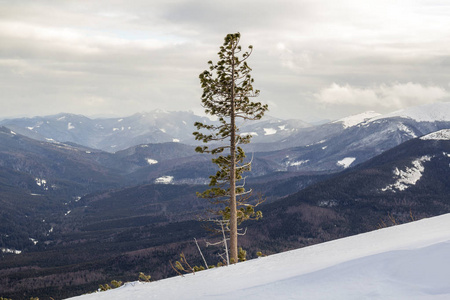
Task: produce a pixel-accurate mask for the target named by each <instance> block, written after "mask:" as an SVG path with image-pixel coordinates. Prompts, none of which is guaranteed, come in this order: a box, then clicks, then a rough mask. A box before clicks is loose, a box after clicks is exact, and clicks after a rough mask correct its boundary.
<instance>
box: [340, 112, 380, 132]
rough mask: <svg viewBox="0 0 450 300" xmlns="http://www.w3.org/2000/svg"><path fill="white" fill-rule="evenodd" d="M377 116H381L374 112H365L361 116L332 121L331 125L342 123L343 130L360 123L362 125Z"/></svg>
mask: <svg viewBox="0 0 450 300" xmlns="http://www.w3.org/2000/svg"><path fill="white" fill-rule="evenodd" d="M377 116H381V114H379V113H377V112H374V111H366V112H363V113H361V114H357V115H352V116H349V117H346V118H343V119H339V120H337V121H334V122H333V123H342V126H344V128H348V127H353V126H356V125H358V124H360V123H363V122H365V121H367V120H369V119H372V118H374V117H377Z"/></svg>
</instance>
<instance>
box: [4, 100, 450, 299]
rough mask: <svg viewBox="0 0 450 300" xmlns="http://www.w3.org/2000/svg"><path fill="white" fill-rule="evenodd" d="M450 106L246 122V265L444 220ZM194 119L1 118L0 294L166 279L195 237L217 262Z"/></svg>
mask: <svg viewBox="0 0 450 300" xmlns="http://www.w3.org/2000/svg"><path fill="white" fill-rule="evenodd" d="M449 104H450V103H448V102H443V103H436V104H433V105H427V106H423V107H419V108H411V109H409V110H404V111H401V112H398V113H395V114H390V115H378V114H372V113H369V114H362V115H358V116H352V117H349V118H346V119H342V120H338V121H335V122H330V123H326V124H322V125H316V126H312V125H309V124H306V123H304V122H301V121H299V120H280V119H276V118H270V117H268V118H267V119H263V120H261V121H259V122H255V123H253V124H251V125H248V126H247V127H246V126H245V124H244V125H243V126H242V127H241V132H242V133H243V134H244V133H251V134H252V135H253V139H252V143H250V144H248V145H245V148H244V150H245V151H246V155H247V159H248V160H252V172H250V173H248V178H247V180H246V185H247V186H248V187H251V188H252V189H254V190H255V193H261V195H262V197H264V198H265V200H266V201H265V202H264V203H263V204H262V205H261V206H260V207H261V210H262V212H263V216H264V217H263V218H262V219H261V220H259V221H256V222H247V223H244V225H245V227H246V228H247V234H246V235H245V236H243V237H242V238H241V240H240V243H241V245H242V247H243V248H244V249H246V250H247V258H254V257H256V252H258V251H262V252H263V253H264V254H273V253H278V252H281V251H286V250H289V249H294V248H298V247H304V246H308V245H313V244H317V243H321V242H325V241H329V240H334V239H337V238H341V237H345V236H350V235H355V234H358V233H362V232H367V231H370V230H374V229H377V228H382V227H387V226H392V225H396V224H401V223H406V222H410V221H412V220H418V219H421V218H425V217H429V216H436V215H440V214H444V213H447V212H449V211H450V202H449V200H450V199H449V198H448V195H449V194H450V190H449V187H450V182H449V178H450V176H449V174H450V167H449V166H450V155H449V153H450V138H449V133H448V130H449V128H450V117H449V116H450V105H449ZM198 120H202V117H199V116H196V115H194V114H193V113H188V112H162V111H154V112H151V113H147V114H136V115H133V116H130V117H124V118H116V119H90V118H87V117H84V116H78V115H69V114H60V115H56V116H49V117H35V118H29V119H10V120H3V121H0V126H2V127H1V128H0V205H1V210H0V215H1V220H2V222H1V225H0V226H1V228H0V229H1V230H0V232H1V236H0V247H1V248H2V250H3V249H4V250H3V251H2V256H1V259H0V290H1V291H2V294H1V295H0V296H3V297H9V298H13V299H16V298H17V299H19V298H21V297H22V298H23V297H24V296H25V297H28V298H29V297H32V296H36V295H39V297H40V298H41V299H47V298H48V297H54V298H55V299H60V298H64V297H69V296H73V295H78V294H81V293H85V292H88V291H94V290H96V288H97V287H98V285H99V284H104V283H106V282H109V281H111V280H112V279H116V280H122V281H129V280H136V279H137V276H138V274H139V272H144V273H146V274H147V273H148V274H151V276H152V278H154V279H161V278H166V277H170V276H174V275H176V274H175V272H174V271H173V270H172V268H171V267H170V264H169V261H175V260H177V259H178V257H179V255H180V253H181V252H184V253H185V254H186V255H187V256H189V259H190V262H192V264H201V260H200V258H199V255H198V252H197V251H198V250H197V249H196V245H195V243H194V242H193V238H196V239H197V240H199V241H200V245H201V247H202V248H205V255H206V259H207V260H208V261H210V262H211V263H216V262H217V261H218V258H217V253H218V252H219V251H220V249H217V248H208V249H206V246H205V240H214V239H217V237H214V236H211V234H210V233H209V232H208V231H206V230H205V229H204V228H203V227H204V225H205V222H200V221H199V219H200V218H201V216H202V215H203V214H204V212H205V210H206V209H208V207H209V205H210V204H209V203H208V202H207V201H206V200H204V199H201V198H198V197H197V196H196V192H201V191H203V190H204V189H206V188H207V183H208V177H209V176H210V175H211V174H213V173H214V172H216V170H215V168H214V165H213V164H211V157H210V156H208V155H200V154H196V153H195V151H194V148H195V146H196V144H195V141H194V139H193V138H192V132H193V131H194V129H193V123H194V122H195V121H198ZM105 133H106V134H105ZM255 195H256V194H255ZM9 250H10V251H9ZM15 251H17V252H15ZM11 252H12V253H11ZM18 252H20V254H19V253H18Z"/></svg>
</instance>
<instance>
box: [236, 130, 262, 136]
mask: <svg viewBox="0 0 450 300" xmlns="http://www.w3.org/2000/svg"><path fill="white" fill-rule="evenodd" d="M239 135H240V136H247V135H251V136H258V133H257V132H255V131H252V132H242V133H240V134H239Z"/></svg>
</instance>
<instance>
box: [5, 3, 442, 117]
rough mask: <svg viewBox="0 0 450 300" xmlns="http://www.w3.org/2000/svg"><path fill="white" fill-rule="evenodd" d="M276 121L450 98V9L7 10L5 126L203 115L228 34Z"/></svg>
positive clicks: (38, 6)
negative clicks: (46, 120)
mask: <svg viewBox="0 0 450 300" xmlns="http://www.w3.org/2000/svg"><path fill="white" fill-rule="evenodd" d="M238 31H239V32H240V33H241V37H242V38H241V44H242V46H247V45H250V44H251V45H253V46H254V52H253V54H252V57H251V58H250V60H249V65H250V66H251V67H252V68H253V77H254V79H255V84H254V87H255V88H258V89H260V90H261V95H260V97H259V98H258V101H261V102H264V103H267V104H269V109H270V112H269V114H271V115H273V116H277V117H282V118H298V119H303V120H306V121H313V120H317V119H323V118H328V119H337V118H340V117H344V116H347V115H351V114H355V113H360V112H363V111H367V110H374V111H377V112H380V113H384V112H391V111H394V110H398V109H401V108H405V107H409V106H415V105H420V104H426V103H433V102H438V101H450V85H449V83H450V2H449V1H438V0H428V1H419V0H408V1H396V0H389V1H387V0H374V1H372V0H364V1H361V0H353V1H352V0H339V1H336V0H323V1H322V0H291V1H287V0H278V1H272V0H258V1H251V0H239V1H236V0H227V1H222V0H217V1H209V0H203V1H202V0H185V1H182V0H128V1H121V0H108V1H106V0H97V1H87V0H73V1H72V0H61V1H50V0H47V1H45V0H40V1H33V0H30V1H22V0H15V1H8V0H0V105H1V109H0V118H5V117H16V116H35V115H49V114H56V113H59V112H70V113H76V114H84V115H88V116H94V115H116V116H126V115H131V114H133V113H136V112H145V111H151V110H154V109H157V108H159V109H164V110H192V111H194V112H197V113H199V112H201V111H202V107H201V105H200V96H201V92H202V91H201V88H200V84H199V80H198V75H199V74H200V73H201V72H202V71H203V70H204V69H206V68H207V61H208V60H214V61H216V60H217V52H218V50H219V46H220V45H221V44H222V42H223V38H224V36H225V35H226V34H227V33H233V32H238Z"/></svg>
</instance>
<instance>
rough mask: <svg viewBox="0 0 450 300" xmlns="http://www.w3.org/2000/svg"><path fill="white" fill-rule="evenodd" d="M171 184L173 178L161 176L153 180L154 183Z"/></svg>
mask: <svg viewBox="0 0 450 300" xmlns="http://www.w3.org/2000/svg"><path fill="white" fill-rule="evenodd" d="M172 182H173V176H161V177H159V178H156V179H155V183H162V184H170V183H172Z"/></svg>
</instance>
